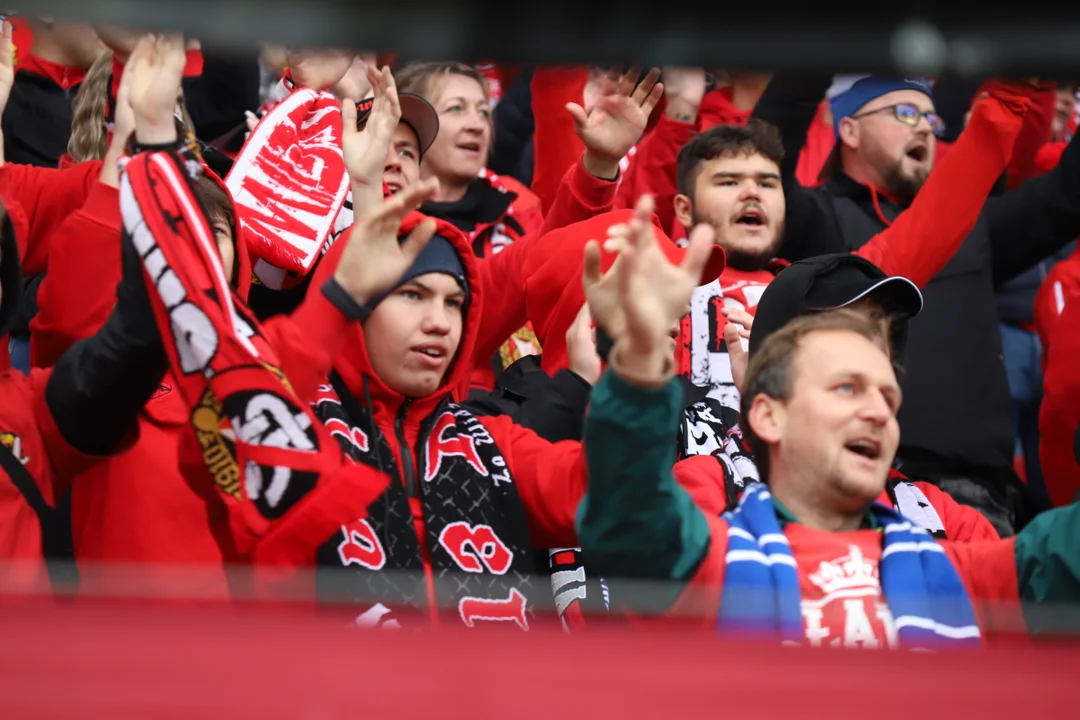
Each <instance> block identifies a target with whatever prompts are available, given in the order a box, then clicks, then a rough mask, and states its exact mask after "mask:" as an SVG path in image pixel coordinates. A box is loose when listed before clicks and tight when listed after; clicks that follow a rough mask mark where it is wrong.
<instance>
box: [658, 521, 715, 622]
mask: <svg viewBox="0 0 1080 720" xmlns="http://www.w3.org/2000/svg"><path fill="white" fill-rule="evenodd" d="M705 520H706V521H707V522H708V523H709V549H708V550H706V551H705V557H704V558H702V560H701V564H700V565H699V566H698V569H697V572H695V573H694V576H693V577H692V578H690V582H689V583H688V584H687V586H686V589H684V590H683V591H682V594H681V595H680V596H679V598H678V600H676V601H675V604H674V605H673V606H672V607H671V609H670V610H669V611H668V613H667V615H668V616H669V617H673V618H689V619H691V620H697V619H700V622H701V623H702V624H703V625H707V626H709V627H712V626H714V625H715V624H716V616H717V613H719V612H720V597H721V595H722V593H723V588H724V571H725V570H726V569H727V559H726V556H727V545H728V542H727V532H728V525H727V523H726V522H725V521H724V520H723V518H721V517H720V516H718V515H709V514H706V516H705Z"/></svg>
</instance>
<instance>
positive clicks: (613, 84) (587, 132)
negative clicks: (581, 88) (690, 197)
mask: <svg viewBox="0 0 1080 720" xmlns="http://www.w3.org/2000/svg"><path fill="white" fill-rule="evenodd" d="M640 72H641V71H640V69H639V68H632V69H630V70H629V71H628V72H626V73H625V74H623V75H621V76H616V75H612V76H611V77H610V78H609V80H610V82H608V83H606V84H605V85H604V86H603V90H601V94H599V96H598V97H596V99H595V101H594V102H593V103H592V107H591V108H590V109H589V110H588V111H586V110H585V108H584V107H582V106H581V105H578V104H577V103H569V104H568V105H567V106H566V109H567V111H568V112H569V113H570V114H571V115H572V116H573V118H574V130H575V132H577V135H578V137H580V138H581V141H582V142H583V143H585V157H584V162H585V169H586V170H588V171H589V172H590V173H591V174H592V175H594V176H596V177H601V178H606V179H614V178H615V176H616V175H617V174H618V170H619V161H620V160H622V159H623V157H625V156H626V153H628V152H629V151H630V148H632V147H633V146H634V143H636V142H637V141H638V140H639V139H640V138H641V134H642V133H643V132H645V125H646V124H647V123H648V121H649V115H651V114H652V111H653V109H654V108H655V107H656V104H657V103H658V102H660V96H661V95H663V94H664V86H663V85H662V84H660V83H658V82H657V80H658V79H659V77H660V70H659V69H657V68H653V69H652V70H650V71H649V74H648V75H646V76H645V79H644V80H642V81H641V83H640V84H639V83H638V81H637V79H638V76H639V75H640Z"/></svg>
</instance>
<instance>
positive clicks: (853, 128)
mask: <svg viewBox="0 0 1080 720" xmlns="http://www.w3.org/2000/svg"><path fill="white" fill-rule="evenodd" d="M840 142H841V143H842V144H843V145H846V146H847V147H849V148H851V149H852V150H855V149H857V148H858V147H859V123H857V122H855V121H854V120H852V119H851V118H849V117H846V118H843V119H841V120H840Z"/></svg>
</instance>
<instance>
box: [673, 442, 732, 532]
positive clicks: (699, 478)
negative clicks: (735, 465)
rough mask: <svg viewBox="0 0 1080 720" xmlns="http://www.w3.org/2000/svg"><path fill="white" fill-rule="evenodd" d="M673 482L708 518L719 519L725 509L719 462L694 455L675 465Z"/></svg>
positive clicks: (724, 483) (724, 485) (725, 487)
mask: <svg viewBox="0 0 1080 720" xmlns="http://www.w3.org/2000/svg"><path fill="white" fill-rule="evenodd" d="M672 473H673V474H674V476H675V482H677V483H679V485H681V486H682V489H683V490H685V491H686V492H687V493H689V494H690V497H691V498H693V500H694V504H695V505H697V506H698V508H699V509H700V510H701V512H703V513H704V514H705V515H706V516H708V517H713V516H716V517H719V516H720V514H721V513H722V512H724V510H726V509H727V483H726V480H725V479H724V471H723V469H722V468H721V467H720V461H719V460H717V459H716V458H714V457H713V456H712V455H694V456H692V457H688V458H686V459H685V460H680V461H679V462H677V463H675V467H674V468H673V469H672Z"/></svg>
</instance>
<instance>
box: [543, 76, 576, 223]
mask: <svg viewBox="0 0 1080 720" xmlns="http://www.w3.org/2000/svg"><path fill="white" fill-rule="evenodd" d="M588 78H589V71H588V70H587V69H586V68H584V67H572V68H556V67H538V68H536V70H535V72H534V73H533V77H532V83H531V84H530V90H531V92H532V109H533V122H534V130H533V156H534V157H535V161H534V164H533V180H532V189H533V192H535V193H536V195H537V197H539V198H540V204H541V208H542V209H543V210H544V211H545V212H546V211H547V210H548V209H549V208H550V207H551V205H552V203H554V202H555V194H556V193H557V192H558V188H559V183H560V182H561V181H562V177H563V174H564V173H565V172H566V169H567V168H569V167H570V166H571V165H573V164H574V163H575V162H576V161H577V160H578V158H580V157H581V155H582V153H584V152H585V144H584V143H582V142H581V138H579V137H578V136H577V133H575V132H574V119H573V117H572V116H571V115H570V113H568V112H567V111H566V104H567V103H571V102H574V103H578V104H579V105H580V104H581V103H582V101H583V99H584V97H585V83H586V81H587V80H588Z"/></svg>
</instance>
